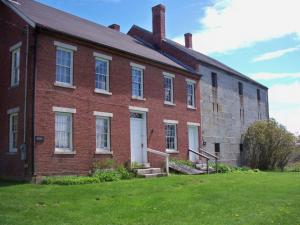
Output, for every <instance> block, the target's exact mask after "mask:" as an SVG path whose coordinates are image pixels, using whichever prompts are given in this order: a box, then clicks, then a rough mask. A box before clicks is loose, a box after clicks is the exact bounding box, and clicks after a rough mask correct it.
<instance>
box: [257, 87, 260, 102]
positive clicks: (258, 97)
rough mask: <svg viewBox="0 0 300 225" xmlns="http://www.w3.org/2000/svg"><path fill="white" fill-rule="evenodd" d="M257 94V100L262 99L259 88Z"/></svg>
mask: <svg viewBox="0 0 300 225" xmlns="http://www.w3.org/2000/svg"><path fill="white" fill-rule="evenodd" d="M256 95H257V101H260V100H261V98H260V90H259V89H257V90H256Z"/></svg>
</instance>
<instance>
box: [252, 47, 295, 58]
mask: <svg viewBox="0 0 300 225" xmlns="http://www.w3.org/2000/svg"><path fill="white" fill-rule="evenodd" d="M298 50H300V45H298V46H296V47H294V48H287V49H281V50H277V51H273V52H267V53H264V54H262V55H259V56H257V57H255V58H254V59H253V60H252V62H260V61H266V60H271V59H275V58H279V57H281V56H284V55H286V54H288V53H291V52H295V51H298Z"/></svg>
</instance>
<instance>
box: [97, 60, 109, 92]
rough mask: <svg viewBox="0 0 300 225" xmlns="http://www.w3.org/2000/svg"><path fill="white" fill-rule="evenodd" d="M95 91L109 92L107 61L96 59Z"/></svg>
mask: <svg viewBox="0 0 300 225" xmlns="http://www.w3.org/2000/svg"><path fill="white" fill-rule="evenodd" d="M96 89H98V90H103V91H107V92H108V91H109V61H108V60H105V59H100V58H96Z"/></svg>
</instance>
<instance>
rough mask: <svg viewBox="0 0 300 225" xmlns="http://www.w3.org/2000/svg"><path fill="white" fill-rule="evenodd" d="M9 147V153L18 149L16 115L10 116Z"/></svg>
mask: <svg viewBox="0 0 300 225" xmlns="http://www.w3.org/2000/svg"><path fill="white" fill-rule="evenodd" d="M9 136H10V137H9V142H10V143H9V146H10V151H15V149H17V147H18V114H17V113H16V114H11V115H10V128H9Z"/></svg>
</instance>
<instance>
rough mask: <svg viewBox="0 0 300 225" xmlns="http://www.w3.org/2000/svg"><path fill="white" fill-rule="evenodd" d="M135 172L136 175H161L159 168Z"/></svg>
mask: <svg viewBox="0 0 300 225" xmlns="http://www.w3.org/2000/svg"><path fill="white" fill-rule="evenodd" d="M136 172H137V174H138V175H144V174H154V173H161V169H160V168H148V169H137V170H136Z"/></svg>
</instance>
